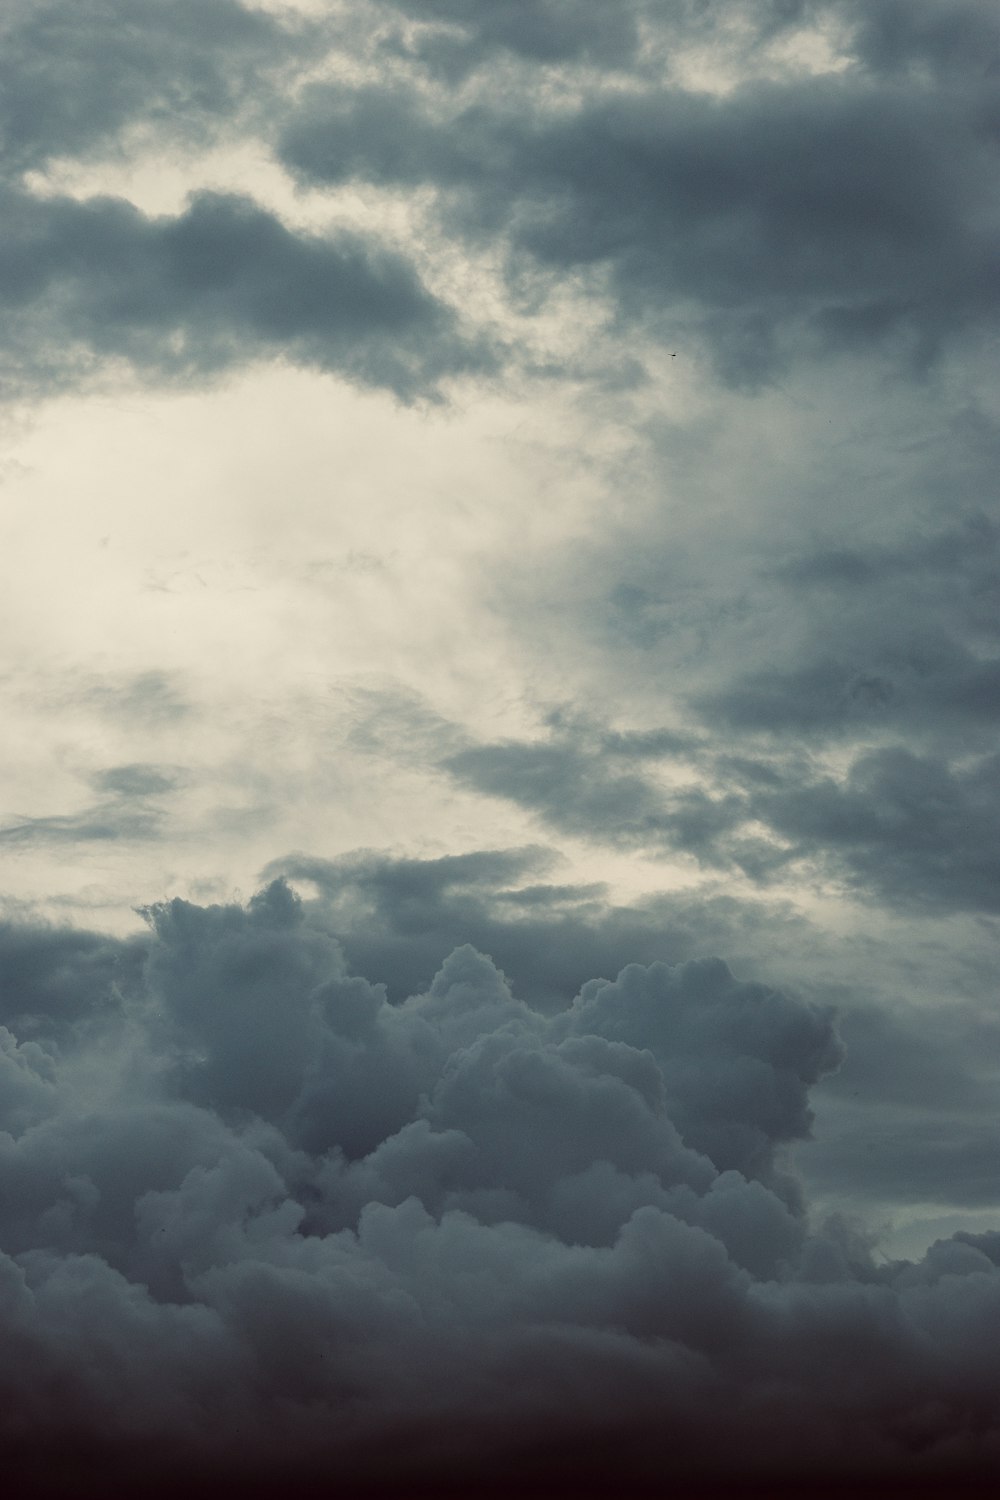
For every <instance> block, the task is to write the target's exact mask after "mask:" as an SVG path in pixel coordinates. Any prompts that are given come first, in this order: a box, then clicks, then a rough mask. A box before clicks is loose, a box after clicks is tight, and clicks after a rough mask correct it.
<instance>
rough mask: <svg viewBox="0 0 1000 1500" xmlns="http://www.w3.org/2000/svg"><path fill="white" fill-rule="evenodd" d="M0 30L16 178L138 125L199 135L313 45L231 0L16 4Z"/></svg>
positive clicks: (0, 120) (307, 31)
mask: <svg viewBox="0 0 1000 1500" xmlns="http://www.w3.org/2000/svg"><path fill="white" fill-rule="evenodd" d="M0 37H2V40H3V48H2V58H0V100H2V103H0V139H2V142H3V153H4V162H5V168H4V170H5V172H7V173H9V174H12V175H13V174H15V173H18V172H23V171H25V170H29V169H32V168H41V167H44V166H45V164H46V163H47V162H48V161H49V159H50V158H52V157H62V156H70V157H81V156H83V157H86V156H87V155H89V154H92V153H94V152H95V151H98V150H100V149H107V147H108V146H109V144H111V143H113V142H114V140H115V138H116V137H117V136H119V135H120V134H121V132H123V131H126V130H128V129H129V127H131V126H134V125H136V124H137V123H139V124H144V125H146V126H150V125H152V126H154V127H155V129H156V130H157V132H159V133H164V132H165V133H168V134H173V135H186V136H188V137H189V138H190V137H197V136H198V135H199V134H206V133H207V132H209V131H210V129H211V127H212V125H213V123H214V124H218V123H220V122H222V121H224V120H226V119H227V118H231V117H232V115H233V114H234V112H237V111H239V110H240V109H241V107H242V108H245V107H246V105H247V104H248V102H249V101H250V99H251V98H252V94H253V90H254V89H255V88H259V87H260V84H261V81H262V80H263V79H269V80H270V79H274V78H275V75H277V74H279V73H280V70H282V69H283V68H285V67H287V66H288V64H289V63H290V62H292V61H293V60H295V59H298V60H299V61H300V62H301V61H302V60H304V58H305V57H306V56H307V55H308V51H309V48H310V44H314V43H315V35H314V28H310V27H307V26H305V25H304V24H301V23H300V24H290V23H289V22H288V20H286V21H285V22H282V21H280V20H279V19H278V18H277V17H276V16H275V15H272V14H268V13H267V11H265V10H263V9H260V8H258V7H248V6H244V5H241V4H240V3H238V0H204V3H194V0H75V3H74V0H12V3H11V4H10V5H9V6H7V7H5V12H4V17H3V21H2V22H0Z"/></svg>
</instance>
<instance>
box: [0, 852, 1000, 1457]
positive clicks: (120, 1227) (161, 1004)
mask: <svg viewBox="0 0 1000 1500" xmlns="http://www.w3.org/2000/svg"><path fill="white" fill-rule="evenodd" d="M148 916H149V921H150V936H149V938H148V940H147V941H146V942H145V943H144V944H142V945H140V946H139V949H138V950H137V949H136V946H135V945H131V946H129V945H121V946H119V947H118V949H117V951H115V952H111V953H110V955H109V959H108V963H109V965H110V967H109V968H108V969H107V970H106V971H105V972H106V975H107V976H108V977H107V982H106V983H104V984H101V985H98V984H95V979H94V965H95V961H96V960H97V958H98V955H99V954H101V953H102V952H103V951H105V949H106V948H114V945H110V944H109V945H105V949H102V948H101V946H100V945H98V944H96V943H94V942H90V941H88V940H85V939H83V938H81V939H79V940H77V941H75V942H70V941H69V940H68V939H67V937H66V936H65V935H63V934H59V933H51V934H46V933H44V932H34V933H33V934H28V933H24V932H22V933H20V935H19V936H20V941H19V942H17V943H10V942H8V951H10V952H11V953H12V954H13V962H14V963H15V965H16V966H17V967H16V968H15V970H14V973H15V975H17V976H18V978H17V981H16V982H17V983H18V984H19V985H21V986H22V990H23V1004H22V1005H21V1007H20V1008H18V1007H12V1008H11V1012H10V1016H9V1019H10V1026H11V1029H10V1030H8V1031H7V1032H5V1033H4V1038H5V1040H4V1047H3V1050H2V1052H0V1060H2V1066H3V1069H4V1073H3V1078H4V1089H3V1100H4V1122H3V1123H4V1133H3V1135H2V1136H0V1180H2V1182H3V1187H4V1210H3V1236H4V1238H3V1248H4V1253H3V1255H2V1257H0V1279H2V1285H3V1303H2V1307H3V1312H2V1318H3V1324H4V1329H5V1337H4V1340H3V1345H2V1347H3V1354H2V1355H0V1378H2V1381H3V1385H4V1389H5V1391H6V1392H7V1393H8V1394H7V1399H6V1401H5V1406H4V1414H3V1419H2V1420H3V1434H4V1442H5V1444H6V1447H7V1450H8V1452H10V1453H12V1454H13V1455H14V1456H15V1458H16V1461H17V1463H18V1464H20V1465H21V1468H22V1472H24V1474H25V1475H26V1477H27V1479H29V1480H30V1481H31V1483H36V1482H37V1483H39V1484H41V1483H44V1482H46V1480H47V1479H48V1478H51V1477H52V1476H51V1475H50V1474H49V1470H48V1467H47V1461H41V1460H38V1459H37V1458H32V1459H31V1460H30V1461H29V1458H28V1456H27V1455H28V1454H29V1453H31V1454H39V1453H41V1454H44V1453H51V1452H58V1451H61V1452H64V1453H69V1454H72V1455H75V1457H74V1459H73V1461H74V1462H80V1463H84V1467H86V1462H89V1463H91V1465H92V1466H93V1472H94V1473H99V1474H101V1475H103V1476H105V1477H107V1476H109V1475H110V1476H115V1475H117V1476H118V1477H119V1478H120V1477H121V1476H122V1475H128V1474H130V1473H131V1472H132V1471H133V1466H135V1465H140V1464H141V1463H142V1462H144V1461H145V1457H144V1456H148V1455H151V1454H161V1455H162V1454H163V1453H166V1452H170V1453H171V1455H172V1457H171V1460H170V1463H169V1464H168V1465H167V1468H166V1470H165V1471H164V1472H165V1473H168V1474H169V1475H170V1476H171V1482H173V1480H174V1479H175V1478H176V1477H177V1476H180V1475H183V1476H186V1480H185V1482H194V1481H193V1479H192V1476H194V1475H200V1476H201V1477H202V1478H205V1476H209V1475H212V1474H221V1473H226V1474H228V1475H230V1477H231V1476H232V1475H233V1474H234V1473H238V1472H241V1471H240V1464H241V1463H243V1462H245V1461H246V1460H247V1459H249V1460H250V1462H252V1463H253V1464H254V1465H256V1466H257V1470H258V1477H260V1476H261V1475H263V1476H265V1477H266V1476H267V1475H268V1474H269V1473H271V1472H272V1471H273V1472H274V1473H275V1474H277V1473H279V1472H280V1473H281V1474H282V1475H283V1476H286V1477H287V1475H289V1474H296V1475H300V1476H302V1477H303V1479H304V1480H307V1479H309V1478H315V1477H316V1476H317V1475H318V1474H319V1473H320V1472H325V1473H329V1474H331V1475H340V1476H341V1477H345V1476H348V1475H351V1476H353V1477H354V1479H355V1480H357V1479H359V1478H361V1477H363V1478H365V1479H366V1480H367V1481H370V1482H372V1483H375V1482H385V1484H387V1485H391V1484H393V1483H396V1482H397V1481H398V1480H399V1477H400V1474H402V1473H403V1472H405V1473H406V1474H407V1475H408V1476H409V1478H410V1479H411V1480H412V1479H413V1476H414V1475H418V1476H419V1475H420V1474H421V1473H423V1474H425V1475H427V1476H432V1475H433V1476H437V1479H438V1480H442V1479H443V1478H446V1477H448V1476H451V1477H453V1478H454V1477H457V1476H459V1475H461V1474H467V1473H471V1472H472V1471H473V1469H476V1468H477V1467H478V1466H479V1465H481V1464H482V1462H483V1458H484V1455H485V1454H491V1455H492V1458H491V1459H490V1462H491V1463H494V1462H495V1464H496V1472H497V1473H498V1474H501V1473H503V1474H508V1473H509V1474H510V1475H516V1474H518V1473H520V1474H521V1475H522V1476H524V1475H525V1474H527V1473H529V1472H530V1473H550V1474H552V1475H556V1476H558V1475H562V1476H563V1477H564V1478H565V1477H566V1476H568V1475H571V1474H573V1473H575V1472H576V1470H577V1468H578V1464H577V1459H576V1457H574V1445H575V1444H576V1443H577V1442H578V1440H579V1435H580V1434H581V1433H582V1432H584V1431H586V1432H588V1433H589V1434H591V1438H592V1440H593V1442H594V1443H596V1449H595V1453H594V1459H593V1462H594V1465H595V1472H601V1473H608V1474H610V1473H614V1472H618V1473H619V1477H620V1478H621V1479H622V1482H627V1481H629V1480H630V1479H638V1478H640V1477H641V1476H642V1474H643V1473H644V1472H667V1471H672V1470H677V1469H678V1468H681V1469H684V1470H685V1471H687V1470H689V1469H690V1470H692V1471H693V1472H695V1473H701V1474H702V1475H703V1477H707V1476H710V1475H711V1474H713V1473H715V1474H718V1473H719V1472H722V1471H725V1472H730V1471H735V1470H741V1471H742V1470H745V1471H746V1472H747V1473H750V1474H753V1473H755V1472H757V1473H761V1474H763V1473H767V1474H771V1475H773V1474H775V1473H785V1474H788V1475H792V1474H794V1473H795V1472H797V1470H798V1469H799V1468H800V1467H802V1466H809V1465H814V1464H815V1463H817V1462H822V1463H824V1464H830V1465H832V1466H833V1469H834V1470H835V1471H836V1472H840V1473H844V1474H847V1473H850V1472H851V1470H852V1469H857V1468H865V1469H866V1470H869V1469H870V1468H871V1466H872V1465H873V1464H874V1465H875V1467H876V1468H878V1467H882V1468H883V1469H884V1470H885V1472H886V1473H887V1474H913V1475H923V1476H925V1477H926V1476H927V1475H931V1476H933V1475H934V1474H936V1473H939V1472H940V1473H941V1474H945V1473H949V1474H954V1473H955V1472H957V1471H961V1472H963V1473H967V1472H972V1471H973V1470H974V1469H975V1468H976V1466H980V1467H981V1466H983V1465H986V1466H987V1467H988V1466H989V1465H991V1464H993V1463H995V1462H996V1461H997V1460H998V1458H1000V1451H998V1447H997V1443H998V1436H1000V1435H998V1432H997V1429H996V1426H995V1423H994V1421H993V1420H992V1419H991V1418H990V1417H989V1415H988V1412H989V1401H988V1400H987V1397H986V1392H987V1390H988V1389H989V1390H992V1389H993V1388H994V1387H993V1384H992V1382H994V1381H995V1379H996V1377H997V1374H998V1370H997V1367H996V1351H995V1341H992V1340H990V1339H988V1338H985V1337H983V1336H982V1335H981V1334H980V1333H978V1332H977V1331H976V1330H978V1329H985V1328H986V1327H987V1326H988V1324H989V1321H990V1319H994V1318H995V1317H996V1315H997V1312H998V1311H1000V1270H998V1262H1000V1256H998V1255H997V1253H996V1247H995V1245H994V1243H993V1241H994V1240H995V1239H996V1236H995V1235H984V1236H975V1235H970V1234H963V1235H960V1236H956V1237H955V1239H954V1240H951V1241H947V1242H940V1243H939V1244H938V1245H936V1246H935V1247H934V1248H933V1249H932V1250H931V1252H929V1254H928V1256H927V1257H926V1259H925V1260H924V1261H923V1262H922V1263H921V1264H920V1265H912V1264H910V1263H908V1262H901V1263H895V1264H885V1265H882V1266H878V1265H876V1264H875V1262H874V1261H873V1259H872V1257H871V1254H870V1252H869V1250H868V1249H867V1248H866V1246H865V1244H864V1243H862V1242H861V1241H860V1240H859V1239H858V1238H857V1237H856V1236H853V1235H852V1234H851V1232H850V1231H849V1230H848V1229H847V1228H846V1227H844V1226H838V1225H837V1224H830V1225H827V1226H826V1227H825V1228H816V1227H815V1226H810V1224H809V1221H808V1220H807V1218H806V1216H805V1214H804V1211H803V1208H802V1205H801V1202H800V1198H799V1193H798V1190H797V1187H796V1184H795V1183H794V1182H793V1181H792V1180H791V1179H790V1178H789V1177H788V1176H787V1175H786V1174H785V1173H783V1171H782V1170H780V1165H779V1164H778V1162H777V1161H776V1152H777V1150H778V1148H779V1147H780V1146H781V1144H782V1143H784V1142H787V1141H789V1140H793V1139H796V1138H801V1137H802V1136H803V1135H804V1134H806V1133H807V1132H808V1130H809V1123H810V1116H809V1110H808V1105H807V1095H808V1089H809V1086H810V1084H812V1083H814V1082H815V1081H816V1080H817V1079H818V1078H819V1077H820V1075H821V1074H822V1073H824V1072H826V1071H828V1070H830V1069H831V1068H836V1067H837V1066H838V1064H839V1062H840V1059H841V1048H840V1045H839V1043H838V1042H837V1040H836V1036H835V1033H834V1028H833V1018H832V1016H831V1014H830V1013H829V1011H827V1010H823V1009H822V1008H820V1007H818V1006H816V1005H813V1004H810V1003H807V1002H805V1001H803V1000H798V999H795V998H794V997H793V996H791V995H788V994H783V993H780V992H777V991H774V990H770V989H767V988H766V987H764V986H762V985H759V984H747V983H743V982H741V981H739V980H737V979H736V978H734V976H733V975H732V973H731V972H730V970H729V969H728V968H727V966H726V965H725V964H724V963H722V962H721V961H719V960H715V959H712V960H699V961H696V962H689V963H685V964H682V965H680V966H678V967H673V968H671V967H669V966H667V965H665V964H662V963H654V964H653V965H651V966H649V967H643V966H640V965H635V964H633V965H629V966H628V967H626V968H625V969H624V970H623V971H622V972H621V974H619V976H618V978H617V979H615V980H607V979H594V980H591V981H590V982H588V983H587V984H585V985H584V986H583V989H582V990H581V992H580V994H579V995H578V996H577V997H576V999H575V1000H574V1001H573V1003H572V1004H571V1005H569V1006H568V1007H566V1008H564V1009H562V1010H560V1011H556V1012H555V1013H550V1014H544V1013H542V1012H540V1011H538V1010H536V1009H534V1008H533V1007H532V1006H529V1005H526V1004H525V1003H524V1002H522V1001H521V1000H519V999H518V998H517V997H516V996H515V995H514V994H513V993H512V992H511V988H510V986H509V984H508V982H507V980H506V979H505V977H504V975H503V974H502V973H501V972H500V971H499V970H498V969H497V968H496V967H495V965H494V964H493V963H492V962H491V960H490V959H489V958H488V957H486V956H485V955H483V954H482V953H480V952H478V951H477V950H476V949H474V948H472V947H470V946H464V947H459V948H458V949H457V950H456V951H455V952H453V953H452V954H451V956H450V957H449V958H448V959H447V961H446V962H445V963H444V965H443V966H442V968H441V970H440V971H439V973H438V974H437V975H436V976H435V977H434V979H433V982H432V983H431V984H430V985H429V986H428V987H427V988H426V990H424V991H423V992H422V993H419V994H414V995H411V996H409V997H407V998H406V999H404V1000H403V1001H401V1002H400V1003H390V1002H389V1001H388V999H387V997H386V994H385V991H384V988H383V987H382V986H381V985H378V984H372V983H370V982H369V981H367V980H365V979H364V978H362V977H360V976H357V975H352V974H350V973H349V972H348V968H347V965H346V963H345V960H344V958H343V954H342V951H341V948H340V946H339V944H338V943H337V941H336V939H335V937H334V936H333V935H332V934H331V932H330V930H329V928H328V926H327V925H326V924H325V922H324V921H322V920H320V917H319V915H318V913H317V911H316V910H312V909H309V910H307V909H306V908H304V907H303V906H302V905H301V903H300V901H299V900H298V899H297V898H296V897H295V896H294V895H293V894H292V892H291V891H290V889H289V888H288V887H287V885H285V884H284V883H283V882H281V881H277V882H275V883H273V884H272V885H271V886H269V887H268V888H266V889H265V890H264V891H262V892H261V893H260V894H259V895H258V896H256V897H254V899H253V900H252V901H251V902H250V903H249V904H248V905H247V906H246V907H241V906H235V905H233V906H215V907H199V906H196V905H194V904H192V903H189V902H184V901H179V900H175V901H171V902H168V903H164V904H162V905H160V906H156V907H153V908H151V909H150V911H149V913H148ZM55 952H58V953H59V954H60V956H61V962H60V972H61V992H62V993H61V995H60V998H59V1001H58V1003H56V1004H54V1005H52V1004H49V1003H48V1002H47V996H48V995H49V994H50V993H51V981H50V980H47V978H46V976H47V974H49V973H50V972H51V964H52V954H53V953H55ZM27 955H33V956H32V957H30V958H29V957H28V956H27ZM137 959H138V961H137ZM111 972H114V973H116V976H117V977H116V979H115V981H114V983H113V986H112V984H111V982H110V973H111ZM67 994H69V995H71V996H72V999H73V1003H67V1000H66V998H65V997H66V995H67ZM709 1432H714V1433H715V1434H716V1440H715V1441H714V1442H712V1443H711V1444H707V1443H706V1441H705V1438H706V1434H708V1433H709ZM84 1433H87V1434H89V1438H88V1442H89V1444H90V1446H89V1448H88V1449H87V1452H88V1453H89V1459H86V1462H85V1458H84V1457H81V1455H82V1454H83V1453H84V1446H85V1445H84V1444H83V1434H84ZM623 1433H627V1434H629V1441H628V1446H627V1448H626V1450H624V1451H623V1450H622V1449H621V1448H620V1447H619V1446H618V1443H619V1441H620V1439H621V1436H622V1434H623ZM94 1434H97V1435H98V1438H97V1440H96V1447H95V1439H94ZM387 1443H388V1445H389V1446H388V1447H387V1446H386V1445H387ZM554 1482H555V1481H554Z"/></svg>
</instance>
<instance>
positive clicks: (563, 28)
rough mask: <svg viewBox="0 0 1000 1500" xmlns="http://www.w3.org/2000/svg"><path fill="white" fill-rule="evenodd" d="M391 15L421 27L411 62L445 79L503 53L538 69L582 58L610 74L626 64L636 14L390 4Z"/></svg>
mask: <svg viewBox="0 0 1000 1500" xmlns="http://www.w3.org/2000/svg"><path fill="white" fill-rule="evenodd" d="M395 8H396V9H397V10H399V11H401V12H402V14H403V15H404V16H405V17H406V18H407V19H409V20H412V21H416V22H419V23H422V24H423V27H424V28H425V29H423V30H422V31H421V32H419V33H418V34H417V37H416V39H415V40H414V41H413V42H412V43H411V47H412V52H413V55H415V56H416V57H419V58H420V60H421V61H422V62H425V63H427V64H429V65H430V66H431V68H433V69H434V70H435V71H437V70H440V71H441V72H443V73H445V74H458V75H461V74H462V73H464V72H466V71H467V70H469V69H471V68H474V67H477V66H479V65H481V64H483V63H488V62H489V61H490V60H491V59H493V58H495V57H496V55H497V54H498V53H500V54H502V53H505V52H507V53H511V54H513V55H514V56H516V57H519V58H523V59H525V60H527V61H529V62H534V63H541V64H552V63H561V62H566V61H578V60H581V59H582V60H584V61H586V62H588V63H594V64H596V65H598V66H601V67H615V66H619V65H622V64H626V63H628V62H629V61H630V60H631V59H632V58H633V56H634V53H635V49H636V46H637V44H638V42H639V28H638V24H637V21H638V17H637V14H636V12H637V10H638V9H639V8H638V7H636V6H633V5H628V4H625V5H616V6H614V7H609V6H607V5H603V4H601V3H600V0H590V3H587V0H495V3H494V4H492V5H488V6H486V5H483V6H476V7H470V6H469V5H467V4H464V3H463V0H395Z"/></svg>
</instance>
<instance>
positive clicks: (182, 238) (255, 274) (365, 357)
mask: <svg viewBox="0 0 1000 1500" xmlns="http://www.w3.org/2000/svg"><path fill="white" fill-rule="evenodd" d="M5 213H6V217H7V220H8V222H9V223H11V224H12V225H14V226H16V227H15V229H14V232H13V233H12V234H10V235H9V237H8V239H7V243H6V245H5V246H4V248H3V250H2V252H0V322H2V324H3V326H4V329H5V334H6V342H7V345H8V353H7V356H6V361H5V363H6V380H7V383H8V386H9V388H10V389H11V390H12V391H15V392H16V391H19V390H20V391H22V392H23V391H24V390H26V389H31V388H40V387H43V386H44V387H46V388H51V387H52V386H53V385H56V386H58V385H60V384H63V383H64V382H67V381H76V380H79V379H81V378H84V377H86V376H87V375H88V374H92V373H94V371H95V369H99V367H100V362H101V361H108V360H112V361H113V360H119V361H120V360H124V361H125V362H126V363H127V364H130V365H132V366H133V367H134V368H135V369H136V370H137V371H138V372H139V373H140V374H145V375H150V376H155V377H157V378H158V379H160V380H166V381H183V382H188V381H191V380H195V379H204V378H205V377H207V376H210V375H212V374H215V373H219V372H221V371H224V370H227V369H230V368H232V367H233V366H234V365H239V364H242V363H246V362H252V361H255V360H260V359H267V358H272V359H273V358H276V357H279V356H282V355H284V356H286V357H289V358H293V359H296V360H298V361H299V362H301V363H304V364H307V365H311V366H313V367H314V368H318V369H321V370H325V371H334V372H337V373H340V374H342V375H345V376H347V378H349V379H353V380H357V381H361V382H362V383H365V384H369V385H384V386H388V387H390V388H391V389H393V390H394V391H396V392H397V393H398V394H399V395H401V396H404V397H407V398H413V397H415V396H416V395H418V394H420V393H421V392H424V393H430V392H432V391H433V390H434V389H435V388H436V386H437V383H438V382H439V381H440V379H442V378H443V377H444V376H445V375H447V374H453V373H456V372H457V371H459V370H463V369H464V370H468V369H470V368H482V367H483V366H484V364H485V363H488V356H487V355H486V354H485V353H483V352H482V351H480V352H478V353H477V352H476V351H474V349H473V348H472V347H471V346H469V345H468V344H466V343H465V342H464V341H463V338H462V336H461V334H460V333H459V332H458V329H457V324H456V320H455V318H454V315H453V314H452V313H451V312H450V311H448V310H447V309H446V308H445V307H444V306H443V305H442V304H441V303H440V302H438V301H437V300H436V299H435V298H434V297H433V296H432V295H431V294H430V293H429V292H428V291H427V290H426V288H425V287H424V286H423V285H422V284H421V282H420V280H419V278H418V277H417V276H416V274H415V272H414V271H413V269H412V267H411V266H410V265H409V264H408V262H407V261H405V260H404V259H403V258H402V257H401V256H399V255H396V254H392V253H389V252H385V251H380V250H379V249H378V248H377V247H376V246H374V245H372V244H368V243H365V242H364V241H363V240H361V239H359V238H358V237H356V236H355V237H351V236H341V237H340V238H338V239H336V240H329V239H325V238H322V237H320V236H318V235H308V234H299V233H296V232H294V231H292V230H290V229H288V228H286V227H285V225H284V224H283V223H282V222H281V221H280V220H279V219H278V218H277V217H276V216H275V215H274V214H272V213H270V212H268V211H266V210H265V209H263V208H261V207H259V206H258V205H257V204H256V203H254V202H253V201H252V200H251V199H249V198H247V197H245V196H240V195H236V194H227V193H209V192H204V193H199V194H196V195H195V196H194V197H193V198H192V200H191V202H190V204H189V206H188V207H187V208H186V209H185V210H184V212H183V213H181V214H179V215H176V216H173V217H171V216H165V217H160V218H151V217H148V216H147V215H145V214H142V213H140V212H139V210H138V209H135V208H133V207H132V206H131V205H129V204H126V203H124V202H122V201H121V200H117V199H111V198H95V199H88V200H85V201H83V202H78V201H77V200H75V199H65V198H64V199H59V198H45V199H35V198H32V197H30V196H29V195H27V194H25V193H23V192H19V191H17V190H15V189H8V190H7V203H6V209H5Z"/></svg>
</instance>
